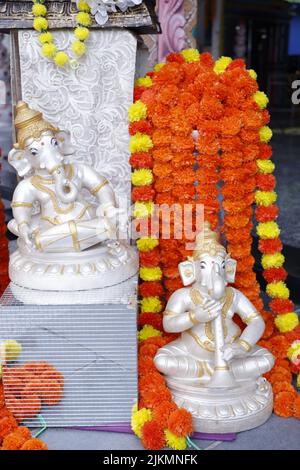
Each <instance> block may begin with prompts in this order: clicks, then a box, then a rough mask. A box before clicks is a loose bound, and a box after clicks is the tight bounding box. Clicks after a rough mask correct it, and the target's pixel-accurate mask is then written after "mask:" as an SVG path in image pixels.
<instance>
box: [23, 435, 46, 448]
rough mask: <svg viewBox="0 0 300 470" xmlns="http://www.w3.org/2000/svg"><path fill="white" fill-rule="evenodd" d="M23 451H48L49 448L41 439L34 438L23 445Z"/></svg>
mask: <svg viewBox="0 0 300 470" xmlns="http://www.w3.org/2000/svg"><path fill="white" fill-rule="evenodd" d="M21 450H48V446H47V444H45V442H43V441H41V439H35V438H32V439H29V440H28V441H26V442H25V444H23V446H22V447H21Z"/></svg>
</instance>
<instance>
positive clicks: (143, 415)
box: [131, 404, 152, 439]
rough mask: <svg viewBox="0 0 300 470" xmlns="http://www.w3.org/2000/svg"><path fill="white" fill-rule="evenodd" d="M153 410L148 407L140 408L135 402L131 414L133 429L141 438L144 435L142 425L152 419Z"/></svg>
mask: <svg viewBox="0 0 300 470" xmlns="http://www.w3.org/2000/svg"><path fill="white" fill-rule="evenodd" d="M151 419H152V411H151V410H149V409H147V408H141V409H140V410H138V408H137V405H136V404H135V405H134V407H133V410H132V416H131V429H132V430H133V432H134V434H135V435H136V436H137V437H139V438H140V439H141V437H142V427H143V426H144V424H145V423H146V422H147V421H151Z"/></svg>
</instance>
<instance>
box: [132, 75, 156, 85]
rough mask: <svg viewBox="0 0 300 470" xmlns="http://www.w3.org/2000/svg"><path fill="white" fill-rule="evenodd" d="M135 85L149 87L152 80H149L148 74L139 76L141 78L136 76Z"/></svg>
mask: <svg viewBox="0 0 300 470" xmlns="http://www.w3.org/2000/svg"><path fill="white" fill-rule="evenodd" d="M135 85H137V86H143V87H145V88H150V87H151V86H152V80H151V77H149V76H148V75H147V76H146V77H141V78H138V79H137V80H136V81H135Z"/></svg>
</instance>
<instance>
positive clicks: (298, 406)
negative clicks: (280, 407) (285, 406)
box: [294, 395, 300, 419]
mask: <svg viewBox="0 0 300 470" xmlns="http://www.w3.org/2000/svg"><path fill="white" fill-rule="evenodd" d="M294 417H295V418H297V419H300V395H298V396H297V398H295V401H294Z"/></svg>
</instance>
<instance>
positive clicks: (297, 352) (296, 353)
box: [280, 313, 300, 364]
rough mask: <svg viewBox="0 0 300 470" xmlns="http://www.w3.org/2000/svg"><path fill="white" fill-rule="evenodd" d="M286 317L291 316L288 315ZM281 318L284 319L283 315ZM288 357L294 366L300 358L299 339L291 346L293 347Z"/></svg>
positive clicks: (290, 348) (289, 350)
mask: <svg viewBox="0 0 300 470" xmlns="http://www.w3.org/2000/svg"><path fill="white" fill-rule="evenodd" d="M286 315H291V314H290V313H288V314H286ZM280 316H281V317H283V315H280ZM289 331H290V330H289ZM287 357H288V358H289V360H290V361H291V362H293V363H294V364H295V362H296V360H297V359H298V358H299V357H300V340H299V339H296V340H295V341H293V343H292V344H291V346H290V347H289V349H288V352H287Z"/></svg>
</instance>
